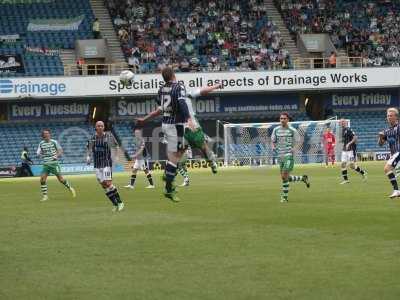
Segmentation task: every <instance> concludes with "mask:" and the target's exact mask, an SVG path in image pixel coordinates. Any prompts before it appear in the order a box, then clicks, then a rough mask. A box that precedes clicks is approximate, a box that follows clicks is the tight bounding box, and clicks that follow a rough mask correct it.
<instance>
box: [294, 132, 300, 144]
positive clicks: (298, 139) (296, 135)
mask: <svg viewBox="0 0 400 300" xmlns="http://www.w3.org/2000/svg"><path fill="white" fill-rule="evenodd" d="M298 143H300V134H299V132H298V131H297V130H296V129H294V128H293V145H297V144H298Z"/></svg>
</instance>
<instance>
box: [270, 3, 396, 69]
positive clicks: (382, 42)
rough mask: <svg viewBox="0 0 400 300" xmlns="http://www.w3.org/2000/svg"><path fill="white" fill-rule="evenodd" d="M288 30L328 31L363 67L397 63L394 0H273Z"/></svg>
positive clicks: (305, 31)
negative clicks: (361, 62) (360, 58)
mask: <svg viewBox="0 0 400 300" xmlns="http://www.w3.org/2000/svg"><path fill="white" fill-rule="evenodd" d="M274 2H275V5H276V7H277V8H278V10H279V11H280V12H281V14H282V16H283V18H284V20H285V23H286V25H287V27H288V29H289V31H290V32H291V33H292V34H293V36H294V37H296V35H297V34H298V33H329V34H330V37H331V40H332V42H333V44H334V45H335V46H336V47H337V48H342V49H345V50H346V51H347V54H348V56H350V57H363V60H364V61H363V64H364V65H366V66H371V67H372V66H399V64H400V49H399V47H398V44H399V39H400V35H399V25H398V24H399V20H400V17H399V11H400V3H399V2H398V1H385V0H379V1H368V0H346V1H345V0H339V1H327V0H308V1H299V0H279V1H278V0H274Z"/></svg>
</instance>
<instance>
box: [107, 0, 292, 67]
mask: <svg viewBox="0 0 400 300" xmlns="http://www.w3.org/2000/svg"><path fill="white" fill-rule="evenodd" d="M106 5H107V7H108V9H109V11H110V14H111V16H112V17H113V22H114V25H115V29H116V31H117V34H118V36H119V38H120V41H121V46H122V49H123V51H124V53H125V55H126V57H127V58H128V63H129V65H131V66H132V67H134V68H136V70H137V71H138V72H140V73H151V72H156V71H157V70H160V69H161V68H162V67H163V66H165V65H167V64H170V65H173V67H174V69H175V70H176V71H181V72H188V71H223V70H271V69H285V68H290V66H291V61H290V56H289V52H288V51H287V50H286V49H285V45H284V44H283V41H282V39H281V34H280V31H279V29H278V28H277V26H276V25H275V24H274V23H273V22H272V21H270V20H269V19H268V17H267V12H266V7H265V5H264V4H263V2H262V1H255V0H253V1H245V0H237V1H189V0H184V1H179V2H178V1H165V0H164V1H157V2H154V1H127V0H110V1H107V2H106Z"/></svg>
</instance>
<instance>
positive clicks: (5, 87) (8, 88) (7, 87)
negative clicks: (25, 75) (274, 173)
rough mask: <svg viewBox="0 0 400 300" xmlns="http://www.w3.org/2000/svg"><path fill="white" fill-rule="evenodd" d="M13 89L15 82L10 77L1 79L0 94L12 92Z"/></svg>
mask: <svg viewBox="0 0 400 300" xmlns="http://www.w3.org/2000/svg"><path fill="white" fill-rule="evenodd" d="M12 90H13V83H12V81H11V80H10V79H0V94H7V93H11V92H12Z"/></svg>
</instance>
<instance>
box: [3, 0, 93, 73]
mask: <svg viewBox="0 0 400 300" xmlns="http://www.w3.org/2000/svg"><path fill="white" fill-rule="evenodd" d="M0 11H1V14H0V37H1V36H4V37H7V36H12V35H17V36H18V37H17V39H16V40H5V41H3V42H0V60H3V61H4V58H5V57H8V56H13V57H16V58H17V60H19V59H20V60H21V61H22V64H23V67H22V68H19V69H18V70H17V71H16V73H14V72H11V73H10V72H6V70H7V69H8V70H10V68H6V67H4V68H1V67H0V76H2V77H7V76H10V75H12V76H48V75H63V74H64V71H63V65H62V62H61V59H60V57H59V54H58V51H57V50H59V49H72V48H74V47H75V40H76V39H87V38H92V35H93V33H92V31H91V23H92V21H93V20H94V16H93V12H92V9H91V7H90V2H89V1H88V0H82V1H80V0H54V1H50V2H49V1H43V3H31V4H0ZM2 56H3V57H2ZM2 58H3V59H2ZM18 58H19V59H18ZM0 65H1V62H0ZM4 66H5V65H4ZM1 71H3V72H1Z"/></svg>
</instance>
